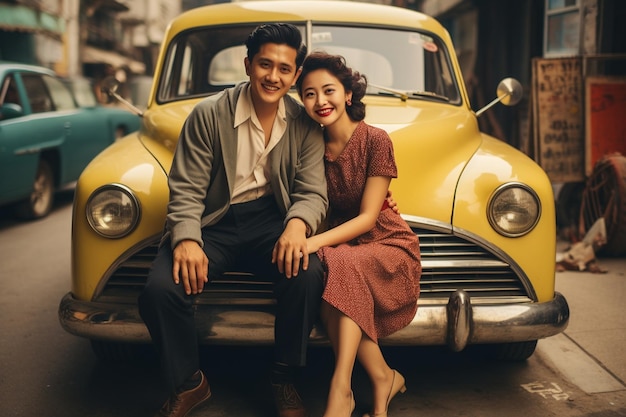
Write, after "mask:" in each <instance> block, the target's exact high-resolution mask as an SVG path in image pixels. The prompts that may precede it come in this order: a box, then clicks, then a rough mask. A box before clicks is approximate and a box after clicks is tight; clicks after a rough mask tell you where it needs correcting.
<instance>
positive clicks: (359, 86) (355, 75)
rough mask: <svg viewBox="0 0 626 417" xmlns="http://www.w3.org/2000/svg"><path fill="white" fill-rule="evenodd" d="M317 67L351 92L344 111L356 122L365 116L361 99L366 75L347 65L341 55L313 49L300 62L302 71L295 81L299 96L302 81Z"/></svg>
mask: <svg viewBox="0 0 626 417" xmlns="http://www.w3.org/2000/svg"><path fill="white" fill-rule="evenodd" d="M318 69H325V70H327V71H329V72H330V73H331V74H333V75H334V76H335V77H337V79H338V80H339V82H340V83H341V84H342V85H343V88H345V90H346V92H348V91H351V92H352V100H351V101H352V104H351V105H350V106H348V105H346V112H347V113H348V116H350V118H351V119H352V120H355V121H357V122H359V121H361V120H363V119H364V118H365V103H363V101H361V100H362V99H363V97H364V96H365V90H367V77H366V76H365V75H363V74H361V73H359V72H358V71H355V70H353V69H352V68H350V67H348V66H347V65H346V59H345V58H344V57H343V56H341V55H331V54H328V53H326V52H320V51H315V52H312V53H311V54H310V55H309V56H307V57H306V59H305V60H304V62H303V63H302V73H301V74H300V77H298V81H297V82H296V88H297V89H298V94H300V98H302V82H303V81H304V79H305V78H306V76H307V75H308V74H309V73H310V72H312V71H315V70H318Z"/></svg>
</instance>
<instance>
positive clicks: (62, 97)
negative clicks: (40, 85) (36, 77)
mask: <svg viewBox="0 0 626 417" xmlns="http://www.w3.org/2000/svg"><path fill="white" fill-rule="evenodd" d="M43 81H44V82H45V84H46V86H47V88H48V91H50V95H51V96H52V102H53V104H54V108H55V109H56V110H72V109H75V108H76V103H75V102H74V96H72V93H71V92H70V90H69V89H68V88H67V86H66V85H65V84H63V82H62V81H61V80H58V79H56V78H54V77H50V76H48V75H45V76H43Z"/></svg>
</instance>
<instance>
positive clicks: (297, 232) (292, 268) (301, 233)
mask: <svg viewBox="0 0 626 417" xmlns="http://www.w3.org/2000/svg"><path fill="white" fill-rule="evenodd" d="M306 253H308V252H307V248H306V224H305V223H304V221H302V220H301V219H297V218H294V219H291V220H289V223H287V226H286V227H285V230H284V231H283V233H282V234H281V235H280V237H279V238H278V241H277V242H276V244H275V245H274V250H273V251H272V263H275V264H277V266H278V270H279V271H280V273H281V274H285V276H286V277H287V278H291V277H295V276H297V275H298V271H299V270H300V260H302V269H303V270H306V269H307V268H308V267H309V257H308V255H307V256H305V254H306Z"/></svg>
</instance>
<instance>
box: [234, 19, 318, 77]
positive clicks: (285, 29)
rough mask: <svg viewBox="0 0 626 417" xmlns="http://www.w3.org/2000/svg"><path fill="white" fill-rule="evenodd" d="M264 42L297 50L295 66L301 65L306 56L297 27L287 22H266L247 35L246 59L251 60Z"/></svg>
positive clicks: (304, 46) (305, 49)
mask: <svg viewBox="0 0 626 417" xmlns="http://www.w3.org/2000/svg"><path fill="white" fill-rule="evenodd" d="M266 43H276V44H278V45H287V46H290V47H292V48H293V49H295V50H296V51H297V55H296V68H300V67H301V66H302V62H303V61H304V58H305V57H306V53H307V48H306V45H305V44H304V43H302V34H301V33H300V30H298V28H297V27H295V26H294V25H292V24H289V23H268V24H265V25H261V26H258V27H257V28H256V29H254V30H253V31H252V33H251V34H250V35H248V39H246V42H245V44H246V47H247V48H248V60H249V61H250V62H252V58H254V56H255V55H256V54H258V53H259V50H260V49H261V46H262V45H265V44H266Z"/></svg>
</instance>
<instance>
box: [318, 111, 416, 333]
mask: <svg viewBox="0 0 626 417" xmlns="http://www.w3.org/2000/svg"><path fill="white" fill-rule="evenodd" d="M324 163H325V166H326V180H327V182H328V198H329V202H330V211H329V218H328V225H329V227H334V226H337V225H339V224H341V223H343V222H345V221H347V220H350V219H352V218H354V217H356V216H357V215H358V214H359V209H360V205H361V197H362V195H363V191H364V189H365V181H366V180H367V177H370V176H388V177H392V178H396V177H397V168H396V164H395V159H394V155H393V145H392V143H391V139H390V138H389V136H388V135H387V133H386V132H385V131H384V130H382V129H379V128H376V127H374V126H370V125H368V124H366V123H365V122H360V123H359V124H358V126H357V128H356V129H355V131H354V133H353V134H352V137H351V138H350V141H349V142H348V143H347V144H346V146H345V148H344V149H343V151H342V153H341V154H340V155H339V156H338V157H337V158H336V159H335V160H331V158H330V154H329V153H328V152H327V153H326V155H325V158H324ZM383 207H384V208H383V209H382V210H381V211H380V214H379V216H378V220H377V221H376V226H374V228H373V229H372V230H370V231H369V232H367V233H365V234H363V235H361V236H359V237H357V238H355V239H353V240H352V241H350V242H347V243H342V244H340V245H337V246H333V247H329V246H327V247H323V248H321V249H320V250H319V251H318V252H317V253H318V255H319V257H320V259H321V260H322V263H323V264H324V266H325V269H326V287H325V290H324V294H323V296H322V298H323V299H324V300H325V301H326V302H328V303H329V304H331V305H332V306H334V307H335V308H337V309H338V310H340V311H341V312H343V313H344V314H345V315H347V316H348V317H350V318H352V320H354V321H355V322H356V323H357V324H358V325H359V326H360V327H361V329H362V330H363V331H364V332H365V333H366V334H367V335H368V336H369V337H370V338H371V339H372V340H374V341H376V342H377V341H378V339H379V338H381V337H385V336H388V335H390V334H392V333H394V332H396V331H398V330H400V329H402V328H403V327H405V326H407V325H408V324H409V323H410V322H411V320H412V319H413V317H414V316H415V312H416V310H417V299H418V296H419V280H420V276H421V272H422V268H421V262H420V252H419V242H418V238H417V236H416V235H415V233H413V231H412V230H411V228H410V227H409V226H408V225H407V223H406V222H405V221H404V220H403V219H402V218H401V217H400V215H399V214H397V213H395V212H394V211H393V210H391V209H389V208H385V207H386V205H384V206H383Z"/></svg>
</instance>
